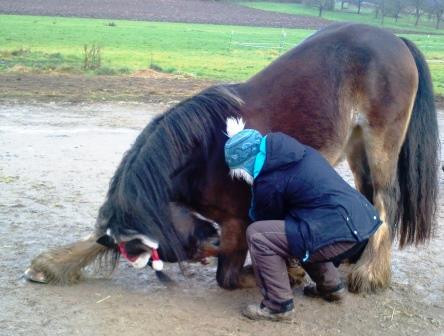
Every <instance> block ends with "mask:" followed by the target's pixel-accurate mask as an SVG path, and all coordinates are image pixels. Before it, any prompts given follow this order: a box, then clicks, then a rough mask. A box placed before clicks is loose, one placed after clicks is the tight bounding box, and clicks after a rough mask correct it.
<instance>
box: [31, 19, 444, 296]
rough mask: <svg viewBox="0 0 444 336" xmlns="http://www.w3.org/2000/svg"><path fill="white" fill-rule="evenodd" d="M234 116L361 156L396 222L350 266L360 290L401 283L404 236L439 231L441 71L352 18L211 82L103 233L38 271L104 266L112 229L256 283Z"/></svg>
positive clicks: (114, 183) (351, 158)
mask: <svg viewBox="0 0 444 336" xmlns="http://www.w3.org/2000/svg"><path fill="white" fill-rule="evenodd" d="M228 117H242V118H243V119H244V120H245V121H246V127H248V128H254V129H257V130H259V131H260V132H262V133H263V134H266V133H269V132H274V131H281V132H284V133H286V134H289V135H290V136H293V137H295V138H296V139H298V140H299V141H300V142H302V143H304V144H307V145H309V146H311V147H313V148H315V149H317V150H319V151H320V152H321V153H322V154H323V155H324V156H325V158H326V159H327V160H328V161H329V162H330V163H331V164H332V165H337V164H338V163H339V162H341V161H342V160H345V159H346V160H347V161H348V163H349V165H350V168H351V170H352V173H353V177H354V182H355V186H356V188H357V189H358V190H359V191H360V192H361V193H362V194H363V195H365V196H366V197H367V198H368V199H369V200H370V201H371V202H372V203H373V204H374V205H375V207H376V208H377V210H378V211H379V214H380V218H381V220H382V224H381V226H380V227H379V229H378V230H377V231H376V233H375V234H374V236H373V237H372V238H371V239H370V240H369V242H368V244H367V246H366V248H365V250H364V251H363V253H362V255H361V257H360V258H359V260H358V261H357V262H356V263H355V264H354V265H352V268H351V269H350V272H349V274H348V286H349V290H350V291H354V292H363V291H375V290H378V289H383V288H386V287H387V286H388V285H389V282H390V276H391V249H392V244H393V241H394V240H395V239H397V240H398V241H399V245H400V247H401V248H402V247H404V246H406V245H411V244H421V243H424V242H426V241H428V240H429V239H431V237H432V236H433V232H434V228H435V212H436V199H437V185H438V182H437V171H438V156H437V152H438V142H439V139H438V126H437V116H436V109H435V105H434V95H433V86H432V81H431V77H430V71H429V68H428V65H427V63H426V61H425V59H424V56H423V55H422V54H421V52H420V51H419V50H418V48H417V47H416V46H415V45H414V44H413V43H412V42H411V41H409V40H407V39H405V38H400V37H397V36H395V35H394V34H392V33H391V32H389V31H387V30H383V29H380V28H377V27H372V26H368V25H362V24H351V23H341V24H333V25H331V26H328V27H326V28H323V29H321V30H319V31H317V32H315V33H314V34H313V35H311V36H309V37H308V38H307V39H305V40H304V41H303V42H302V43H300V44H299V45H298V46H296V47H295V48H293V49H291V50H289V51H288V52H286V53H285V54H283V55H281V56H280V57H278V58H277V59H276V60H275V61H274V62H272V63H271V64H270V65H269V66H267V67H266V68H265V69H263V70H262V71H260V72H259V73H257V74H256V75H254V76H253V77H251V78H250V79H248V80H247V81H245V82H242V83H237V84H226V85H217V86H214V87H210V88H208V89H206V90H204V91H202V92H200V93H198V94H196V95H195V96H193V97H190V98H188V99H186V100H184V101H182V102H180V103H179V104H177V105H176V106H173V107H172V108H170V109H169V110H167V111H166V112H165V113H164V114H162V115H160V116H158V117H157V118H155V119H154V120H153V121H151V122H150V123H149V124H148V125H147V127H146V128H145V129H144V130H143V131H142V132H141V134H140V135H139V136H138V138H137V140H136V141H135V143H134V145H133V146H132V147H131V149H130V150H129V151H128V152H127V153H126V154H125V155H124V157H123V159H122V161H121V163H120V165H119V167H118V169H117V171H116V172H115V175H114V177H113V178H112V180H111V183H110V187H109V191H108V194H107V196H106V199H105V201H104V203H103V205H102V206H101V208H100V210H99V213H98V217H97V222H96V226H95V232H94V234H93V235H92V237H90V238H89V239H87V240H85V241H80V242H77V243H74V244H72V245H69V246H65V247H61V248H58V249H54V250H51V251H49V252H44V253H42V254H41V255H39V256H37V257H36V258H35V259H34V260H33V261H32V264H31V268H30V271H32V272H31V274H34V275H38V276H39V277H40V279H42V280H44V281H46V282H59V283H71V282H73V281H77V280H78V279H79V277H80V271H81V269H82V268H83V267H85V266H86V265H87V264H89V263H91V262H92V261H93V260H95V259H97V258H99V257H100V256H103V255H104V254H107V253H109V252H112V253H111V254H114V255H115V253H116V252H115V250H113V249H112V248H111V247H109V246H108V247H107V246H102V245H100V244H98V243H97V239H98V238H99V237H103V236H104V235H108V236H109V237H111V238H112V240H113V241H115V242H119V241H128V240H131V239H137V237H140V236H145V237H149V238H151V239H154V240H156V241H157V242H158V243H159V254H160V257H161V258H162V259H163V260H165V261H169V262H182V261H184V260H187V259H190V258H193V257H194V255H195V253H197V254H199V255H212V256H216V257H217V261H218V263H217V272H216V279H217V282H218V284H219V285H220V286H221V287H223V288H227V289H234V288H241V287H246V286H248V285H249V284H250V285H251V281H250V280H249V279H251V272H250V271H248V270H246V269H245V268H243V265H244V262H245V259H246V255H247V245H246V240H245V231H246V228H247V226H248V225H249V224H250V220H249V218H248V215H247V214H248V208H249V204H250V197H251V196H250V190H249V188H248V187H247V185H246V184H245V183H243V182H240V181H237V180H233V179H231V178H230V177H229V174H228V168H227V166H226V164H225V161H224V151H223V148H224V144H225V142H226V140H227V135H226V134H225V132H224V130H225V127H226V119H227V118H228ZM196 220H200V221H202V222H201V225H202V227H205V225H206V224H208V223H211V222H216V223H218V224H219V225H220V233H219V234H218V236H219V243H218V244H213V243H208V238H209V237H210V236H212V235H213V233H211V232H210V233H208V234H207V233H205V234H201V235H199V234H196V232H195V231H196V230H195V228H196V224H195V221H196ZM197 231H199V230H197ZM203 231H205V230H203ZM196 236H199V237H198V238H196ZM190 251H193V252H192V253H189V252H190ZM114 260H115V257H114Z"/></svg>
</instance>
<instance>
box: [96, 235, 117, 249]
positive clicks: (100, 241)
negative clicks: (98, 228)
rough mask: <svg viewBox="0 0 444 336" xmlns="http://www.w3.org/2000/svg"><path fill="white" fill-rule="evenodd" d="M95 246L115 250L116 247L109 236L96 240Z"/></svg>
mask: <svg viewBox="0 0 444 336" xmlns="http://www.w3.org/2000/svg"><path fill="white" fill-rule="evenodd" d="M96 243H97V244H100V245H103V246H106V247H108V248H115V247H116V246H117V244H116V242H115V241H114V239H113V237H111V236H109V235H107V234H106V235H103V236H102V237H100V238H99V239H97V240H96Z"/></svg>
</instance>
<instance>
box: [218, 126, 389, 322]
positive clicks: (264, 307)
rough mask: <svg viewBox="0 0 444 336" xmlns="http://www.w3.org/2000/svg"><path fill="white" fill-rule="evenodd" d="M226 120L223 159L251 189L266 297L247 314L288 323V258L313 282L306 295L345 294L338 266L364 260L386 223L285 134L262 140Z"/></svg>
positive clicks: (252, 239)
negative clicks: (370, 242)
mask: <svg viewBox="0 0 444 336" xmlns="http://www.w3.org/2000/svg"><path fill="white" fill-rule="evenodd" d="M244 125H245V124H244V122H243V121H242V119H233V118H230V119H228V120H227V133H228V136H229V137H230V139H229V140H228V141H227V142H226V144H225V160H226V162H227V164H228V166H229V168H230V174H231V175H232V176H233V177H237V178H241V179H244V180H245V181H246V182H247V183H248V184H250V185H251V186H252V205H251V209H250V218H251V219H252V220H253V221H254V222H253V223H252V224H251V225H250V226H249V227H248V229H247V242H248V248H249V252H250V256H251V261H252V264H253V268H254V271H255V276H256V282H257V285H258V286H259V288H260V290H261V293H262V295H263V300H262V302H261V303H260V304H258V305H249V306H248V307H247V308H246V309H245V310H244V311H243V314H244V315H245V316H246V317H248V318H251V319H266V320H281V319H289V318H290V317H291V313H292V312H293V310H294V305H293V293H292V290H291V286H290V281H289V277H288V273H287V264H286V260H288V259H289V258H291V257H296V258H298V259H299V261H300V262H301V265H302V267H303V268H304V269H305V271H306V272H307V273H308V275H309V276H310V278H311V279H312V280H313V281H314V282H315V284H316V285H314V286H306V287H305V288H304V294H305V295H307V296H310V297H321V298H324V299H326V300H328V301H335V300H340V299H341V298H342V296H343V295H344V293H345V289H344V285H343V284H342V282H341V279H340V276H339V272H338V269H337V266H338V265H339V264H340V263H341V262H342V261H344V260H349V261H351V262H354V261H356V260H357V259H359V257H360V255H361V253H362V251H363V250H364V248H365V246H366V244H367V241H368V239H369V237H370V236H371V235H372V234H373V233H374V232H375V231H376V230H377V228H378V227H379V225H380V224H381V221H380V219H379V216H378V214H377V211H376V209H375V208H374V207H373V205H372V204H371V203H370V202H369V201H368V200H367V199H366V198H365V197H364V196H363V195H361V194H360V193H359V192H358V191H356V190H355V189H353V188H352V187H351V186H350V185H349V184H348V183H347V182H345V181H344V180H343V179H342V178H341V177H340V176H339V174H338V173H337V172H336V171H335V170H334V169H333V167H332V166H331V165H330V164H329V163H328V162H327V160H326V159H325V158H324V157H323V156H322V155H321V154H320V153H319V152H318V151H316V150H315V149H313V148H311V147H309V146H306V145H303V144H301V143H300V142H298V141H297V140H296V139H294V138H292V137H290V136H288V135H285V134H283V133H270V134H267V135H266V136H262V135H261V133H259V132H258V131H257V130H253V129H244Z"/></svg>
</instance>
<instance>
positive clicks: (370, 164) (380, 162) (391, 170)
mask: <svg viewBox="0 0 444 336" xmlns="http://www.w3.org/2000/svg"><path fill="white" fill-rule="evenodd" d="M410 110H411V107H410ZM404 111H409V109H408V107H407V108H406V109H405V110H404ZM384 112H387V114H385V115H390V113H391V114H392V115H397V116H399V118H398V122H399V123H398V127H396V125H391V124H390V123H388V124H385V125H383V126H381V127H380V128H376V127H373V128H370V126H369V123H368V122H366V123H365V124H364V125H362V126H358V127H357V128H356V129H355V130H354V131H353V134H352V137H351V139H350V142H349V144H348V161H349V164H350V167H351V169H352V171H353V174H354V176H355V183H356V187H357V188H358V189H359V190H360V191H361V192H362V193H363V194H364V195H365V196H366V197H367V198H369V199H370V200H371V201H372V202H373V204H374V205H375V207H376V208H377V209H378V212H379V215H380V218H381V220H382V224H381V225H380V227H379V228H378V230H377V231H376V232H375V233H374V235H373V236H372V237H371V238H370V239H369V242H368V244H367V247H366V248H365V250H364V252H363V253H362V255H361V258H360V259H359V260H358V262H357V263H356V264H355V265H354V266H353V268H352V271H351V273H350V274H349V289H350V290H351V291H355V292H363V291H373V290H376V289H380V288H386V287H387V286H388V285H389V283H390V278H391V245H392V244H391V242H392V239H391V233H390V231H391V230H390V226H389V225H391V224H394V222H395V218H394V215H393V214H394V213H395V212H396V211H395V207H396V206H397V204H396V202H397V199H398V193H399V191H398V190H399V186H398V184H397V179H396V174H397V163H398V156H399V151H400V148H401V146H402V142H403V139H404V135H405V129H404V127H402V126H405V125H407V121H408V115H409V114H408V112H407V113H403V112H401V111H399V110H398V113H396V110H392V111H384ZM403 116H404V118H403ZM403 119H404V121H405V122H404V123H402V122H401V121H402V120H403ZM399 125H401V127H399ZM405 127H406V126H405Z"/></svg>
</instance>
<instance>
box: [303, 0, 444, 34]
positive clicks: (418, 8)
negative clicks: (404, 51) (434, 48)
mask: <svg viewBox="0 0 444 336" xmlns="http://www.w3.org/2000/svg"><path fill="white" fill-rule="evenodd" d="M340 1H341V2H340V6H341V7H340V8H341V10H344V9H345V8H347V7H348V6H349V5H353V6H355V7H356V13H357V14H361V11H362V8H363V7H367V8H372V10H373V11H374V15H375V19H379V20H380V22H381V23H384V19H385V18H386V17H392V18H394V19H395V21H396V22H397V21H398V19H399V18H400V17H401V15H412V16H414V17H415V26H418V25H419V24H420V20H421V18H424V17H425V18H426V19H428V20H429V21H431V20H433V21H434V22H435V28H436V29H439V28H440V25H441V23H442V21H443V20H444V0H367V1H364V0H340ZM297 2H300V1H297ZM302 3H304V4H306V5H308V6H313V7H316V8H318V9H319V16H322V14H323V12H324V11H325V10H334V9H335V0H302Z"/></svg>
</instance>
